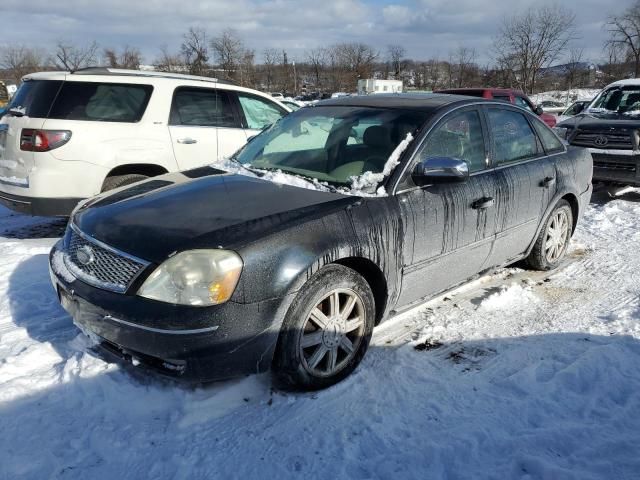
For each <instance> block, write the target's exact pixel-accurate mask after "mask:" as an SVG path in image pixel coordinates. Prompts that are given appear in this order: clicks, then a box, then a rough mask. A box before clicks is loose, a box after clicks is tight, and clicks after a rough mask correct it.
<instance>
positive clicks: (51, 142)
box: [20, 128, 71, 152]
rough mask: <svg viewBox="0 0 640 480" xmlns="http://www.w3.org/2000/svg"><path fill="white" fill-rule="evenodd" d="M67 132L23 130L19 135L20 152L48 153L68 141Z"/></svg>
mask: <svg viewBox="0 0 640 480" xmlns="http://www.w3.org/2000/svg"><path fill="white" fill-rule="evenodd" d="M70 138H71V132H70V131H69V130H36V129H34V128H23V129H22V133H21V135H20V150H25V151H27V152H48V151H49V150H53V149H54V148H58V147H61V146H62V145H64V144H65V143H67V142H68V141H69V139H70Z"/></svg>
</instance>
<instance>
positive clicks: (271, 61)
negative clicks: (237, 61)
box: [262, 48, 280, 91]
mask: <svg viewBox="0 0 640 480" xmlns="http://www.w3.org/2000/svg"><path fill="white" fill-rule="evenodd" d="M279 58H280V52H279V51H278V50H276V49H275V48H267V49H265V50H264V52H262V66H263V72H264V75H265V77H266V78H264V79H263V80H264V82H265V85H266V87H267V91H271V88H272V87H273V85H274V83H275V81H276V71H277V65H278V59H279Z"/></svg>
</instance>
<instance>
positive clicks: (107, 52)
mask: <svg viewBox="0 0 640 480" xmlns="http://www.w3.org/2000/svg"><path fill="white" fill-rule="evenodd" d="M104 59H105V62H106V64H107V65H108V66H109V67H112V68H128V69H131V70H138V69H139V68H140V64H141V63H142V54H141V53H140V50H138V49H137V48H135V47H130V46H128V45H126V46H125V47H124V48H123V49H122V52H120V53H118V51H117V50H116V49H114V48H105V49H104Z"/></svg>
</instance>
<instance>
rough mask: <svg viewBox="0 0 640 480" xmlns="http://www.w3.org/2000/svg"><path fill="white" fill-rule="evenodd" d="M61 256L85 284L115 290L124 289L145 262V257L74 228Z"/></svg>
mask: <svg viewBox="0 0 640 480" xmlns="http://www.w3.org/2000/svg"><path fill="white" fill-rule="evenodd" d="M78 255H80V258H79V257H78ZM64 259H65V264H66V265H67V268H68V269H69V270H70V271H71V273H73V274H74V275H75V276H77V277H78V278H80V279H81V280H82V281H84V282H85V283H88V284H90V285H93V286H95V287H98V288H102V289H104V290H111V291H113V292H118V293H122V292H124V291H126V290H127V288H128V287H129V285H131V283H132V282H133V280H135V278H136V277H137V276H138V275H139V274H140V273H141V272H142V271H143V270H144V269H145V268H146V267H147V265H148V263H147V262H145V261H144V260H140V259H136V258H134V257H131V256H130V255H127V254H124V253H121V252H118V251H116V250H115V249H111V248H108V247H106V246H103V245H101V244H99V242H97V241H95V240H93V239H91V238H90V237H88V236H86V235H82V234H80V233H79V232H77V231H76V230H75V228H74V227H70V232H69V238H68V241H67V242H66V249H65V255H64Z"/></svg>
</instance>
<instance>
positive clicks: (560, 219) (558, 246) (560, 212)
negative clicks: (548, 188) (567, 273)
mask: <svg viewBox="0 0 640 480" xmlns="http://www.w3.org/2000/svg"><path fill="white" fill-rule="evenodd" d="M572 228H573V212H572V211H571V206H570V205H569V204H568V203H567V201H566V200H560V201H559V202H558V204H557V205H556V206H555V208H554V209H553V211H552V212H551V215H549V218H547V221H546V222H545V224H544V227H543V228H542V230H541V231H540V234H539V235H538V239H537V240H536V243H535V245H534V246H533V250H531V253H530V254H529V257H527V263H528V264H529V265H530V266H531V267H532V268H534V269H536V270H552V269H554V268H556V267H557V266H558V265H559V264H560V262H561V261H562V259H563V258H564V255H565V253H567V248H568V247H569V240H571V233H572V232H571V230H572Z"/></svg>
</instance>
